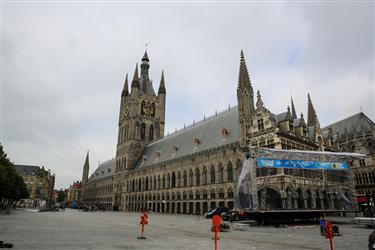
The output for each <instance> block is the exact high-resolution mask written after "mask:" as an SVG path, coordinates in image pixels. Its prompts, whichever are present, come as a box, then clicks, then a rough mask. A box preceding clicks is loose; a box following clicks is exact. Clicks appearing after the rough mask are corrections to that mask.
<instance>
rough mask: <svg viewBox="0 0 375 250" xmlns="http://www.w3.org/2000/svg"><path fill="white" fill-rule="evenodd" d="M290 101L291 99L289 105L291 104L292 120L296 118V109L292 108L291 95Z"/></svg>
mask: <svg viewBox="0 0 375 250" xmlns="http://www.w3.org/2000/svg"><path fill="white" fill-rule="evenodd" d="M290 101H291V106H292V117H293V120H294V119H297V112H296V109H295V108H294V103H293V98H292V97H291V98H290Z"/></svg>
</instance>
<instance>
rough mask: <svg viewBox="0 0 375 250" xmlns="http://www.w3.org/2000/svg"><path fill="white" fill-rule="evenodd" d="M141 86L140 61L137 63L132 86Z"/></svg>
mask: <svg viewBox="0 0 375 250" xmlns="http://www.w3.org/2000/svg"><path fill="white" fill-rule="evenodd" d="M134 87H135V88H139V76H138V63H137V64H136V65H135V71H134V76H133V81H132V88H134Z"/></svg>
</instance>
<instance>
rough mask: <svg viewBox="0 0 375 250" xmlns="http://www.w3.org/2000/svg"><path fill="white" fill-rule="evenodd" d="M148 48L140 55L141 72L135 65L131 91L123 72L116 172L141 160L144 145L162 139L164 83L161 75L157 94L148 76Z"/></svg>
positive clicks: (131, 166) (126, 168)
mask: <svg viewBox="0 0 375 250" xmlns="http://www.w3.org/2000/svg"><path fill="white" fill-rule="evenodd" d="M149 68H150V60H149V58H148V55H147V51H146V52H145V54H144V55H143V57H142V62H141V65H140V71H141V72H140V74H139V73H138V64H137V65H136V67H135V71H134V76H133V80H132V83H131V92H129V86H128V75H126V78H125V83H124V87H123V91H122V94H121V104H120V115H119V124H118V125H119V130H118V138H117V151H116V173H120V172H123V171H126V170H128V169H132V168H133V167H134V165H135V163H136V162H137V161H138V159H140V157H141V155H142V152H143V150H144V147H145V145H147V144H148V143H151V142H153V141H155V140H158V139H160V138H163V136H164V125H165V97H166V90H165V82H164V72H162V74H161V80H160V87H159V91H158V94H157V95H156V94H155V91H154V88H153V86H152V80H151V79H150V76H149Z"/></svg>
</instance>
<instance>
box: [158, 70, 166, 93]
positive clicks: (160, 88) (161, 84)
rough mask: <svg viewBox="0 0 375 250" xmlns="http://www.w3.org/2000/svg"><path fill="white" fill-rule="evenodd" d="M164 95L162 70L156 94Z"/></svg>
mask: <svg viewBox="0 0 375 250" xmlns="http://www.w3.org/2000/svg"><path fill="white" fill-rule="evenodd" d="M165 93H166V90H165V82H164V70H163V71H162V72H161V79H160V85H159V90H158V94H159V95H160V94H165Z"/></svg>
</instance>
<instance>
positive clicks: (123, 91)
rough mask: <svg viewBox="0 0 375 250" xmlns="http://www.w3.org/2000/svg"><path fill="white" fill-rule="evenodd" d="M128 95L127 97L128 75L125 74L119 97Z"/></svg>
mask: <svg viewBox="0 0 375 250" xmlns="http://www.w3.org/2000/svg"><path fill="white" fill-rule="evenodd" d="M128 95H129V86H128V74H126V77H125V83H124V88H123V90H122V94H121V96H128Z"/></svg>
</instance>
